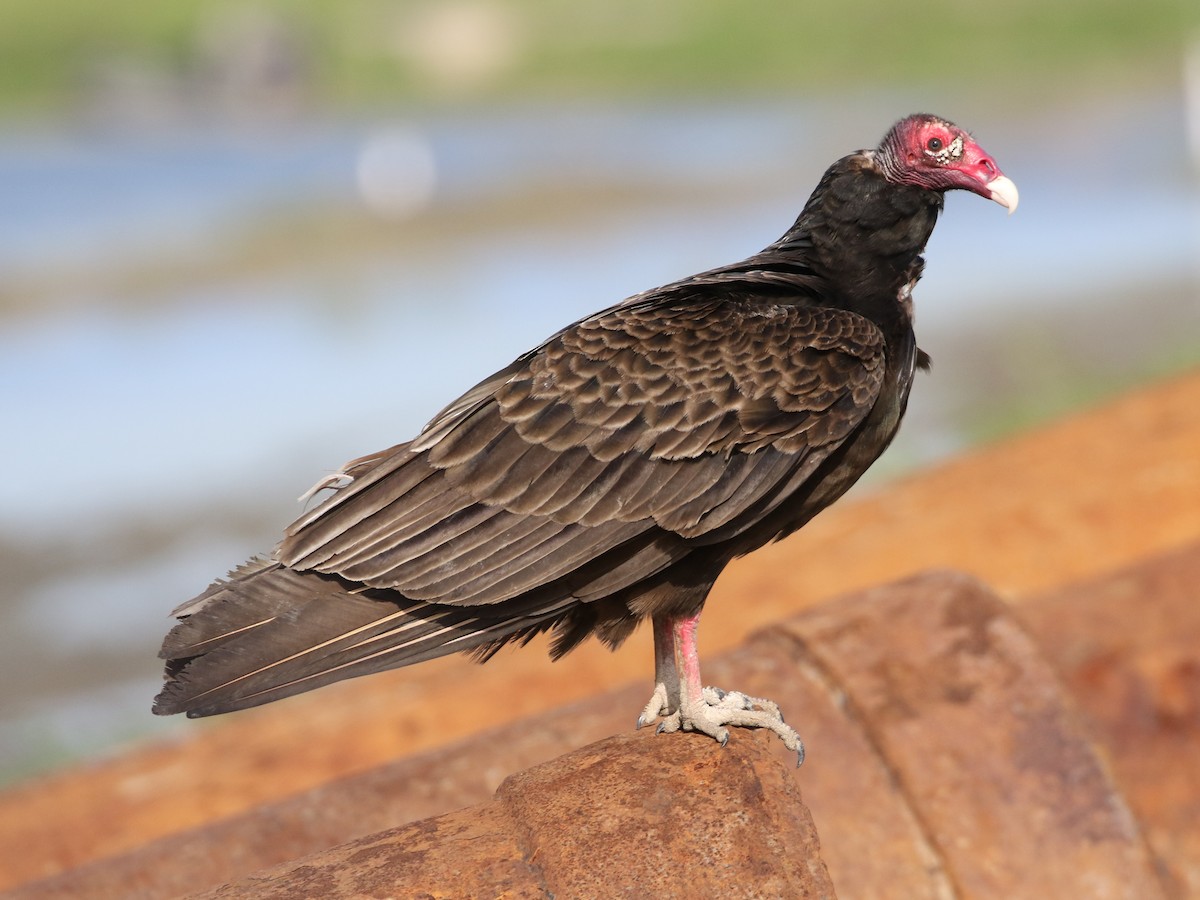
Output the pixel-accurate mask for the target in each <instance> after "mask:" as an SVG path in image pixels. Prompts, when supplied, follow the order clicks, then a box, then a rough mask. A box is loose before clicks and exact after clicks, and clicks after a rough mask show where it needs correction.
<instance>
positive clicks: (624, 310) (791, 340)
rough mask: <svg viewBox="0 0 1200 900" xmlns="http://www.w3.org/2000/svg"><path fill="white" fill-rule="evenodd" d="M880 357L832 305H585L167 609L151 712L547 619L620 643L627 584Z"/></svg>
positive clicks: (812, 436)
mask: <svg viewBox="0 0 1200 900" xmlns="http://www.w3.org/2000/svg"><path fill="white" fill-rule="evenodd" d="M884 368H885V359H884V346H883V338H882V335H881V333H880V332H879V330H878V329H877V328H876V327H875V326H873V325H871V324H870V323H869V322H868V321H867V320H866V319H864V318H862V317H860V316H858V315H856V314H854V313H849V312H844V311H837V310H831V309H819V308H811V309H810V308H805V307H797V306H785V305H776V304H771V303H741V304H738V303H721V304H717V303H684V304H680V305H677V306H671V305H669V304H668V305H665V306H664V305H661V304H659V305H656V304H653V303H645V302H639V303H631V304H628V305H625V306H620V307H614V308H613V309H611V310H609V311H607V312H605V313H602V314H599V315H597V316H594V317H591V318H589V319H585V320H583V321H581V322H579V323H577V324H576V325H574V326H572V327H571V328H568V329H566V330H564V331H562V332H560V333H559V334H558V335H556V336H555V337H554V338H552V339H551V340H550V341H548V342H547V343H546V344H544V345H543V346H542V347H540V348H538V349H537V350H535V351H533V352H532V353H529V354H527V355H526V356H524V357H522V358H521V359H519V360H518V361H517V362H516V363H514V364H513V365H512V366H510V367H508V368H507V369H505V370H503V371H502V372H500V373H497V375H496V376H493V377H492V378H491V379H488V380H487V381H485V382H483V383H481V384H480V385H479V386H477V387H476V388H474V389H473V390H472V391H470V392H468V393H467V394H466V395H464V396H463V397H462V398H461V399H460V400H459V401H457V402H456V403H454V404H451V405H450V406H449V407H447V408H446V410H445V411H443V412H442V413H441V414H439V416H438V417H437V418H436V419H435V420H434V421H433V422H431V423H430V425H429V426H428V427H427V428H426V430H425V431H424V432H423V433H422V434H421V435H420V436H418V438H417V439H416V440H415V441H413V442H412V443H410V444H400V445H398V446H396V447H393V448H391V449H390V450H387V451H383V452H381V453H377V454H372V455H370V456H366V457H362V458H360V459H358V460H354V461H353V462H351V463H348V464H347V466H346V467H344V469H343V471H342V473H339V474H340V475H341V476H344V477H345V478H346V479H348V483H347V484H345V486H343V487H341V488H338V489H336V491H335V492H334V493H333V494H332V496H330V497H328V498H327V499H326V500H325V501H324V502H322V503H321V504H320V505H319V506H318V507H317V508H315V509H314V510H312V511H310V512H308V513H306V514H305V515H304V516H302V517H301V518H300V519H298V520H297V521H296V522H295V523H293V524H292V525H291V526H290V527H289V528H288V530H287V532H286V534H285V537H284V539H283V541H282V542H281V544H280V545H279V547H278V548H277V551H276V553H275V556H274V558H272V559H256V560H251V561H250V562H249V563H247V564H246V565H244V566H242V567H240V568H239V569H236V570H234V572H232V573H231V574H230V576H229V578H228V579H225V580H223V581H219V582H217V583H216V584H214V585H213V586H211V587H210V588H209V589H208V590H207V591H205V592H204V593H203V594H201V595H200V596H198V597H197V598H195V599H194V600H192V601H189V602H188V603H186V604H184V605H183V606H182V607H180V608H179V609H178V610H176V614H177V615H178V616H180V617H181V621H180V622H179V623H178V624H177V625H176V626H175V628H174V629H173V630H172V631H171V633H170V634H169V635H168V637H167V639H166V641H165V642H164V645H163V651H162V655H163V656H164V657H165V658H166V659H167V660H168V664H167V684H166V685H165V686H164V688H163V691H162V693H161V694H160V695H159V697H158V698H157V700H156V703H155V711H156V712H159V713H170V712H178V711H184V710H186V711H188V713H189V715H193V716H196V715H209V714H212V713H217V712H226V711H229V710H233V709H241V708H243V707H248V706H254V705H257V704H260V703H265V702H268V701H270V700H275V699H278V698H280V697H284V696H288V695H290V694H294V693H298V692H300V691H305V690H309V689H310V688H313V687H316V686H319V685H322V684H326V683H329V682H332V681H337V680H340V679H342V678H346V677H350V676H353V675H360V674H366V673H368V672H374V671H378V670H381V669H386V668H393V667H396V666H401V665H408V664H410V663H414V662H419V661H422V660H425V659H429V658H432V657H435V656H440V655H443V654H446V653H451V652H455V651H460V650H463V651H473V652H476V653H478V654H481V655H483V656H486V655H489V654H490V653H491V652H494V650H495V649H496V648H497V647H499V646H501V645H503V644H504V643H506V642H508V641H512V640H519V641H520V640H528V639H529V638H530V637H532V636H533V635H535V634H537V633H539V632H541V631H546V630H551V629H555V630H557V632H558V638H557V640H556V642H555V644H554V651H555V652H556V653H558V652H565V651H566V650H567V649H569V648H570V647H572V646H574V644H575V643H577V642H578V641H579V640H581V639H582V638H583V637H585V636H586V635H587V634H589V633H592V632H595V633H598V634H599V635H600V636H601V637H602V638H604V639H606V640H609V641H611V642H613V643H616V642H619V641H620V640H621V639H623V637H624V636H625V635H626V634H627V633H628V632H629V630H630V629H631V628H632V627H633V623H634V622H635V621H636V616H634V615H633V614H632V613H631V612H630V611H629V607H628V605H627V604H628V603H629V602H632V601H631V600H630V599H629V598H634V597H637V596H638V595H639V592H643V593H644V592H646V591H654V590H656V588H655V587H654V585H657V584H659V583H660V580H661V579H662V578H666V577H667V575H668V574H669V572H671V571H673V569H672V567H674V566H677V565H680V564H683V563H685V562H686V560H688V559H689V557H690V556H691V555H692V554H696V553H700V554H709V555H711V554H712V551H711V550H710V549H709V548H711V547H712V546H713V545H714V544H717V543H719V542H721V541H726V540H734V539H736V538H737V537H738V536H739V535H741V534H743V533H744V532H745V531H747V530H748V529H750V528H752V527H754V525H755V524H756V523H757V522H759V521H761V520H762V519H763V518H764V517H765V516H767V515H768V514H770V513H771V512H772V511H774V510H776V509H777V508H779V507H780V505H781V504H783V503H784V502H785V501H786V500H787V498H788V497H789V496H791V495H792V494H794V493H795V492H796V491H797V490H799V489H801V487H802V486H803V485H804V483H805V481H806V480H807V479H808V478H809V477H810V476H811V475H812V473H813V472H814V471H816V469H817V468H818V467H819V465H820V464H821V462H822V461H823V460H825V459H826V458H827V457H828V456H829V455H830V454H831V453H832V452H833V451H834V450H835V449H836V448H837V447H838V446H839V445H840V444H841V443H842V442H843V441H845V440H846V438H847V437H848V436H850V435H851V434H852V433H853V432H854V430H855V429H856V428H858V427H859V425H860V424H861V423H862V421H863V420H864V418H865V417H866V416H867V415H868V413H869V412H870V410H871V408H872V406H873V404H874V403H875V401H876V398H877V397H878V395H879V392H880V389H881V385H882V383H883V372H884ZM335 477H336V476H335ZM760 542H761V541H760ZM721 552H725V551H721ZM737 552H740V551H737ZM719 555H720V554H719V553H718V554H717V555H716V556H713V559H717V558H719ZM726 558H727V556H726ZM708 564H709V563H707V562H706V563H705V565H708Z"/></svg>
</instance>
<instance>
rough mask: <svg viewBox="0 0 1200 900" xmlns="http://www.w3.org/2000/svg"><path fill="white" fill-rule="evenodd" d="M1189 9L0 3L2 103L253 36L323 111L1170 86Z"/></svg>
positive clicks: (73, 94)
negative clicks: (861, 90) (1135, 83)
mask: <svg viewBox="0 0 1200 900" xmlns="http://www.w3.org/2000/svg"><path fill="white" fill-rule="evenodd" d="M1192 5H1196V6H1197V7H1200V4H1194V0H1141V2H1138V3H1132V2H1130V0H1053V2H1046V0H1007V2H1004V3H996V2H992V0H988V2H984V0H921V2H917V3H895V2H892V0H859V2H857V3H855V4H852V5H850V4H845V3H828V2H827V3H817V2H812V0H807V2H796V0H756V2H753V3H731V2H717V0H689V2H684V0H662V2H656V3H645V2H644V0H574V2H562V0H424V2H412V0H275V2H272V0H260V2H256V3H251V2H245V0H236V2H233V0H230V2H212V0H167V2H163V0H103V2H95V0H55V2H46V0H3V2H2V3H0V108H4V109H8V110H13V109H25V110H46V109H54V108H64V107H69V106H70V104H72V103H73V102H78V100H79V98H80V97H81V96H82V97H85V98H86V96H87V92H88V91H89V90H93V89H94V85H95V84H96V83H97V82H103V81H104V80H105V79H108V80H109V81H111V80H113V79H114V78H123V79H124V81H123V82H121V83H123V84H129V83H130V81H131V80H132V81H133V82H135V83H137V84H141V85H143V86H144V84H145V83H146V82H147V81H151V82H154V81H155V80H158V81H159V82H161V81H169V82H170V83H172V84H174V85H184V86H185V88H186V87H187V86H189V85H191V84H192V83H193V82H194V81H197V80H200V81H202V80H203V79H204V78H205V77H206V76H207V75H211V73H213V72H214V71H222V70H223V69H224V68H226V67H227V63H228V62H229V59H230V57H229V56H227V54H231V55H232V57H238V58H241V59H243V60H245V59H247V58H249V59H250V61H251V62H252V63H253V61H254V60H253V57H254V55H255V54H256V53H257V54H258V55H259V62H260V63H261V62H262V59H261V57H262V55H263V54H262V47H261V45H260V44H256V43H255V41H256V39H257V38H256V35H257V36H258V37H261V36H262V35H263V34H264V33H266V32H265V31H264V28H266V29H267V30H268V31H269V30H270V29H274V31H273V34H274V35H275V38H276V39H280V36H281V35H282V40H283V41H284V42H285V43H286V44H287V45H288V46H289V47H290V57H289V58H288V59H290V61H291V63H295V64H298V66H299V68H300V69H301V70H302V72H301V76H302V78H303V81H304V84H305V86H306V91H307V96H309V97H311V98H312V99H315V100H317V101H319V102H323V103H330V104H334V105H338V106H354V105H361V104H372V103H379V102H383V101H394V100H398V99H403V100H407V101H417V102H429V103H440V102H448V101H463V100H465V101H472V100H483V99H492V98H495V97H498V96H509V95H529V94H531V93H532V94H534V95H537V94H541V93H551V94H569V95H579V94H586V93H592V94H614V93H621V94H629V93H667V92H669V93H691V92H699V91H703V92H705V93H710V94H711V93H713V92H736V91H741V90H744V89H747V88H754V89H755V90H756V91H760V92H770V91H772V90H777V91H782V90H793V89H795V88H796V87H797V86H814V85H815V86H821V85H826V84H829V83H835V82H836V83H848V84H850V85H854V84H873V85H878V84H880V83H884V84H886V83H888V82H896V81H900V82H905V81H907V82H945V83H952V84H956V85H961V86H965V87H967V88H969V89H978V90H980V91H985V90H988V88H989V83H990V82H992V81H993V80H994V79H997V78H1000V79H1003V80H1005V81H1006V82H1007V83H1010V84H1011V82H1012V79H1013V78H1015V77H1020V78H1023V79H1026V80H1027V81H1028V82H1029V83H1030V84H1031V85H1034V84H1044V85H1046V86H1047V87H1052V86H1053V83H1054V79H1053V76H1054V75H1055V74H1056V73H1061V72H1063V71H1066V70H1071V71H1078V72H1080V74H1082V75H1084V76H1088V75H1093V74H1094V75H1096V76H1108V77H1114V76H1115V77H1117V78H1121V77H1122V76H1123V75H1128V74H1130V73H1139V74H1146V73H1150V74H1154V73H1159V74H1165V73H1168V72H1170V73H1174V72H1175V71H1176V70H1177V68H1178V53H1177V52H1174V48H1176V47H1177V46H1178V45H1179V43H1180V41H1181V37H1180V35H1181V34H1182V33H1183V29H1182V26H1183V25H1184V22H1183V19H1184V18H1185V16H1186V15H1187V13H1186V10H1187V9H1188V8H1190V7H1191V6H1192ZM264 23H266V25H264ZM239 54H240V57H239ZM285 56H287V54H285ZM288 59H284V60H282V61H281V60H280V59H279V58H278V56H277V57H276V58H275V59H274V60H273V64H275V65H279V64H281V63H282V64H284V65H286V64H288ZM266 64H267V65H268V66H269V65H271V64H272V60H267V63H266ZM114 73H115V74H114ZM277 74H278V73H277ZM291 74H292V75H293V76H295V75H296V73H295V72H293V73H291Z"/></svg>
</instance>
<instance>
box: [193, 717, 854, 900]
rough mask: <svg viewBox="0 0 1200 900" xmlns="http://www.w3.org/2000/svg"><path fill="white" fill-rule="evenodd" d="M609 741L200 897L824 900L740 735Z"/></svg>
mask: <svg viewBox="0 0 1200 900" xmlns="http://www.w3.org/2000/svg"><path fill="white" fill-rule="evenodd" d="M714 746H715V745H713V743H712V742H711V741H710V740H707V739H705V738H700V737H696V736H692V735H685V736H681V737H680V738H679V739H678V740H674V741H671V742H668V741H661V740H660V741H654V740H653V739H652V738H651V736H650V735H648V734H641V735H622V736H619V737H615V738H610V739H608V740H605V741H601V742H600V743H597V744H592V745H591V746H589V747H586V748H584V749H583V750H578V751H576V752H574V753H571V754H568V755H567V756H563V757H559V758H557V759H555V760H552V761H551V762H549V763H545V764H543V765H540V766H536V767H534V768H532V769H528V770H526V771H525V772H522V773H520V774H519V775H515V776H513V777H512V778H510V779H508V780H507V781H505V782H504V783H503V784H502V785H501V787H500V790H499V791H498V792H497V794H496V797H495V799H494V800H491V801H488V802H485V803H483V804H480V805H479V806H475V807H470V808H468V809H465V810H460V811H458V812H455V813H449V814H447V815H444V816H440V817H437V818H434V819H427V820H424V821H421V822H416V823H412V824H410V825H407V826H404V827H402V828H397V829H393V830H391V831H388V832H384V833H382V834H379V835H375V836H372V837H368V838H363V839H360V840H357V841H354V842H352V843H350V844H348V845H346V846H343V847H338V848H335V849H333V850H330V851H326V852H324V853H320V854H317V855H315V856H311V857H308V858H305V859H302V860H298V861H296V862H294V863H290V864H288V865H285V866H281V867H278V868H276V869H274V870H272V871H270V872H265V873H262V874H259V875H255V876H251V877H250V878H247V879H244V880H242V881H238V882H235V883H232V884H228V885H225V886H223V887H220V888H217V889H215V890H213V891H211V892H209V893H206V894H203V895H200V896H201V897H203V898H213V900H215V898H224V897H238V898H261V900H267V898H285V897H328V898H337V897H395V896H405V897H455V898H459V897H462V898H467V897H487V898H491V897H505V898H524V897H538V898H552V897H630V898H642V897H655V898H663V900H670V898H680V900H685V898H687V900H692V898H695V900H703V898H708V897H712V898H717V897H719V898H723V900H725V898H728V900H737V898H747V900H749V898H761V897H796V898H801V897H806V898H807V897H811V898H833V897H834V896H835V895H834V892H833V888H832V885H831V884H830V882H829V876H828V874H827V873H826V871H825V867H824V866H823V865H822V863H821V860H820V856H819V847H818V844H817V838H816V831H815V829H814V828H813V824H812V820H811V818H810V817H809V815H808V811H807V809H806V808H805V806H804V804H803V803H802V802H801V800H800V794H799V789H798V788H797V787H796V785H795V782H794V779H793V778H792V776H791V773H790V772H789V771H788V770H787V769H786V768H785V767H784V766H783V765H781V764H780V763H779V762H778V760H777V759H775V757H774V756H773V755H772V754H771V753H770V752H769V751H768V750H767V737H766V736H765V735H760V736H754V737H753V738H751V739H747V740H744V741H741V742H739V745H738V746H737V747H736V748H734V747H730V748H728V749H727V750H726V751H725V752H716V753H714V752H713V749H714Z"/></svg>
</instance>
